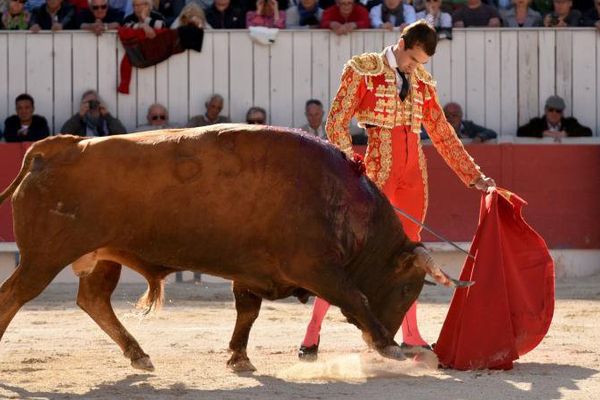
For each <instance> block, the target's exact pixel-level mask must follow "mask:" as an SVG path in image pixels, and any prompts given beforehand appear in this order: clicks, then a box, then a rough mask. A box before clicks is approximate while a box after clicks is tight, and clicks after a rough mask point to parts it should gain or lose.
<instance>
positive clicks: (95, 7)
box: [92, 4, 108, 11]
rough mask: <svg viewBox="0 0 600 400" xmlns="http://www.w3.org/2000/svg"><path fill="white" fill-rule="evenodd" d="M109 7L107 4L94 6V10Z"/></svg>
mask: <svg viewBox="0 0 600 400" xmlns="http://www.w3.org/2000/svg"><path fill="white" fill-rule="evenodd" d="M107 8H108V5H106V4H102V5H101V6H92V10H94V11H98V10H106V9H107Z"/></svg>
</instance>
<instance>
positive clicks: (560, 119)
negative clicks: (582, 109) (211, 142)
mask: <svg viewBox="0 0 600 400" xmlns="http://www.w3.org/2000/svg"><path fill="white" fill-rule="evenodd" d="M224 103H225V101H224V99H223V97H222V96H221V95H219V94H217V93H215V94H213V95H211V96H210V97H209V98H208V99H207V100H206V102H205V103H204V106H205V111H204V112H203V113H202V114H198V115H195V116H193V117H192V118H190V120H189V121H187V123H183V124H178V123H173V122H171V121H170V120H169V111H168V110H167V108H166V107H165V106H164V105H162V104H159V103H155V104H152V105H151V106H150V107H148V112H147V115H146V121H145V122H142V123H141V124H140V125H139V126H138V127H137V128H136V129H134V130H133V131H134V132H145V131H152V130H157V129H169V128H178V127H184V126H185V127H188V128H193V127H201V126H206V125H213V124H220V123H230V122H232V121H231V119H230V118H229V117H227V116H225V115H222V114H221V112H222V111H223V107H224V105H225V104H224ZM565 108H566V105H565V102H564V100H563V99H562V98H561V97H559V96H550V97H549V98H548V99H547V100H546V104H545V107H544V115H543V116H541V117H538V118H533V119H532V120H531V121H529V123H527V124H526V125H524V126H521V127H519V129H518V131H517V136H521V137H537V138H543V137H550V138H553V139H554V141H556V142H560V141H561V139H562V138H566V137H580V136H592V130H591V129H590V128H588V127H586V126H583V125H581V124H580V123H579V122H578V121H577V119H575V118H573V117H566V116H565V115H564V110H565ZM15 111H16V113H15V114H14V115H11V116H9V117H8V118H6V120H5V121H4V129H3V130H0V139H1V140H3V141H6V142H35V141H37V140H41V139H44V138H45V137H48V136H50V135H51V132H50V128H49V127H48V122H47V120H46V118H45V117H44V116H41V115H37V114H34V111H35V101H34V99H33V97H32V96H30V95H29V94H27V93H23V94H20V95H18V96H17V97H16V99H15ZM444 114H445V115H446V118H447V119H448V122H449V123H450V124H451V125H452V126H453V128H454V130H455V132H456V134H457V135H458V136H459V137H460V138H461V139H469V140H470V142H471V143H482V142H485V141H488V140H490V139H496V137H497V134H496V132H494V131H493V130H491V129H488V128H485V127H483V126H481V125H478V124H476V123H474V122H473V121H469V120H464V119H463V111H462V108H461V106H460V105H459V104H457V103H455V102H450V103H447V104H446V105H445V106H444ZM304 115H305V117H306V123H305V124H303V125H302V126H300V127H298V129H300V130H302V131H304V132H306V133H307V134H310V135H313V136H316V137H319V138H321V139H324V140H327V134H326V133H325V119H326V112H325V108H324V107H323V103H322V102H321V101H320V100H318V99H309V100H307V101H306V104H305V108H304ZM234 122H245V123H247V124H260V125H262V124H268V123H269V121H268V116H267V111H266V110H265V109H264V108H262V107H258V106H252V107H250V108H249V109H248V111H247V113H246V119H245V121H234ZM350 132H351V134H352V138H353V143H354V144H366V143H365V138H366V137H365V135H364V131H362V129H360V128H358V127H357V126H356V125H353V126H351V127H350ZM56 133H57V134H71V135H78V136H89V137H96V136H109V135H118V134H126V133H128V132H127V129H126V128H125V126H124V125H123V124H122V123H121V121H119V119H118V118H116V117H114V116H113V115H112V114H111V113H110V110H109V109H108V107H107V106H106V105H105V103H104V102H103V101H102V98H100V96H99V95H98V93H97V92H96V91H95V90H87V91H85V92H84V93H83V95H82V96H81V101H80V104H79V111H78V112H77V113H76V114H75V115H73V116H72V117H71V118H69V119H68V120H67V121H66V122H65V123H64V124H63V126H62V128H61V129H60V130H59V131H58V132H56ZM421 138H422V139H427V132H425V131H424V130H423V131H422V133H421Z"/></svg>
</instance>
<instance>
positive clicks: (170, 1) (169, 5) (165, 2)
mask: <svg viewBox="0 0 600 400" xmlns="http://www.w3.org/2000/svg"><path fill="white" fill-rule="evenodd" d="M157 1H158V7H156V10H157V11H158V13H159V14H160V15H162V16H163V18H164V19H165V25H166V26H169V27H170V26H171V25H172V24H173V21H175V19H176V18H177V17H178V16H179V14H181V10H183V7H184V6H185V0H157ZM153 3H154V5H155V6H156V0H154V1H153Z"/></svg>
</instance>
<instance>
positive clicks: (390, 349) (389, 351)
mask: <svg viewBox="0 0 600 400" xmlns="http://www.w3.org/2000/svg"><path fill="white" fill-rule="evenodd" d="M377 351H378V352H379V354H381V355H382V356H383V357H385V358H391V359H392V360H398V361H404V360H406V357H405V356H404V352H403V351H402V349H401V348H400V346H398V345H390V346H385V347H384V348H383V349H379V350H377Z"/></svg>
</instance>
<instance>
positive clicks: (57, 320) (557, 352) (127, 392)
mask: <svg viewBox="0 0 600 400" xmlns="http://www.w3.org/2000/svg"><path fill="white" fill-rule="evenodd" d="M76 289H77V288H76V285H74V284H55V285H53V286H51V287H50V288H48V289H47V290H46V291H45V292H44V293H43V294H42V295H41V296H40V297H39V298H38V299H36V300H34V301H33V302H31V303H30V304H28V305H27V306H26V307H25V308H24V309H23V310H21V311H20V312H19V313H18V314H17V316H16V318H15V319H14V320H13V322H12V324H11V325H10V326H9V328H8V330H7V332H6V334H5V336H4V338H3V339H2V342H1V343H0V398H1V399H4V398H10V399H130V400H137V399H203V400H204V399H267V400H268V399H327V400H330V399H407V400H409V399H410V400H414V399H432V400H433V399H435V400H439V399H445V400H446V399H511V400H512V399H528V400H530V399H544V400H546V399H593V400H596V399H600V373H599V372H600V276H595V277H592V278H585V279H579V280H575V279H570V280H564V281H559V282H558V283H557V304H556V312H555V317H554V322H553V325H552V327H551V329H550V332H549V333H548V335H547V337H546V339H545V340H544V342H542V344H541V345H540V346H539V347H538V348H537V349H535V350H534V351H533V352H531V353H530V354H528V355H526V356H525V357H523V358H522V359H521V360H519V361H518V362H517V364H516V365H515V368H514V369H513V370H512V371H507V372H497V371H480V372H458V371H452V370H436V369H428V368H426V367H424V366H422V365H419V364H417V363H415V362H413V361H406V362H402V363H400V362H392V361H387V360H386V361H384V360H382V359H381V358H380V357H378V356H376V355H374V354H373V353H370V352H367V351H366V346H365V345H364V343H363V342H362V340H361V338H360V334H359V332H358V330H357V329H356V328H354V327H353V326H351V325H349V324H347V323H345V322H344V320H343V317H342V315H341V313H340V312H339V311H338V310H337V309H332V311H330V313H329V315H328V317H327V320H326V321H325V323H324V328H323V332H322V340H321V349H322V351H321V357H320V361H319V362H317V363H314V364H305V363H299V362H298V361H297V358H296V349H297V346H298V344H299V343H300V340H301V339H302V335H303V333H304V328H305V326H306V323H307V321H308V319H309V315H310V310H311V308H310V305H302V304H299V303H297V302H295V301H291V300H288V301H279V302H264V303H263V308H262V311H261V315H260V317H259V319H258V320H257V322H256V324H255V326H254V329H253V331H252V334H251V336H250V344H249V347H248V354H249V356H250V359H251V360H252V362H253V363H254V365H255V366H256V367H257V368H258V371H257V372H256V373H254V374H244V375H236V374H234V373H232V372H230V371H228V370H227V369H226V368H225V362H226V361H227V359H228V357H229V354H228V352H227V345H228V342H229V337H230V334H231V332H232V329H233V325H234V321H235V311H234V308H233V303H232V296H231V293H230V288H229V285H228V284H222V283H211V284H204V285H200V286H196V285H193V284H179V285H176V284H170V285H168V286H167V289H166V294H167V296H166V297H167V301H166V303H165V307H164V309H163V310H162V311H160V312H159V313H158V314H153V315H150V316H147V317H145V318H143V319H140V318H139V317H138V316H137V315H136V314H135V312H134V310H133V306H132V304H133V303H134V302H135V300H136V299H137V297H138V296H139V295H140V294H141V293H142V292H143V291H144V289H145V286H142V285H137V284H128V285H121V286H119V288H117V291H116V292H115V294H114V296H113V303H114V305H115V309H116V311H117V314H118V316H119V318H120V319H121V321H123V323H124V325H125V326H126V327H127V328H128V329H129V331H130V332H131V333H132V334H133V335H134V336H135V337H136V338H137V339H138V341H139V342H140V344H141V345H142V348H144V350H145V351H146V352H147V353H148V354H149V355H150V357H151V358H152V361H153V362H154V365H155V367H156V371H155V372H154V373H140V371H137V370H135V369H133V368H132V367H130V366H129V362H128V360H127V359H125V358H124V357H123V356H122V355H121V353H120V350H119V348H118V347H117V345H116V344H114V343H113V342H112V341H111V340H110V339H109V338H108V336H106V335H105V334H104V333H103V332H102V331H101V330H100V328H99V327H98V326H96V324H95V323H94V322H92V320H91V319H90V318H89V317H88V316H87V315H86V314H85V313H84V312H83V311H81V310H80V309H79V308H78V307H77V306H76V305H75V292H76ZM449 298H450V292H449V291H446V290H444V289H441V288H426V289H425V291H424V293H423V295H422V301H421V307H420V310H419V311H420V317H421V318H420V321H421V324H420V325H421V330H422V332H423V334H424V335H425V337H426V339H428V340H430V341H435V339H436V338H437V334H438V332H439V330H440V328H441V325H442V322H443V319H444V316H445V314H446V311H447V307H448V301H449Z"/></svg>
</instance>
